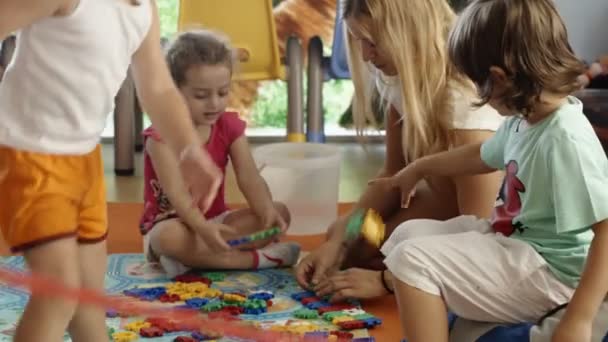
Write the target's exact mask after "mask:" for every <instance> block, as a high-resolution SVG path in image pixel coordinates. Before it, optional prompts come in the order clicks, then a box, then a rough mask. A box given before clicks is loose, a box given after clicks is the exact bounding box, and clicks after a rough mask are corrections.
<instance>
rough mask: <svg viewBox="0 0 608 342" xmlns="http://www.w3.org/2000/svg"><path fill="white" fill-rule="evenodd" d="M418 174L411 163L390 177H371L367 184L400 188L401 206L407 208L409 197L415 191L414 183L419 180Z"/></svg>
mask: <svg viewBox="0 0 608 342" xmlns="http://www.w3.org/2000/svg"><path fill="white" fill-rule="evenodd" d="M420 178H421V177H420V175H419V174H418V172H417V171H416V169H415V168H414V166H413V164H411V165H410V166H407V167H405V168H403V169H402V170H401V171H399V172H397V173H396V174H395V175H394V176H392V177H384V178H378V179H372V180H371V181H369V184H377V185H380V186H384V187H386V188H387V190H389V189H391V188H398V189H399V190H401V207H402V208H407V207H408V206H409V204H410V199H411V197H412V196H413V195H414V192H415V191H416V184H418V181H419V180H420Z"/></svg>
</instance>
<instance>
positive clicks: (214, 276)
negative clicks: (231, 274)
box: [203, 272, 226, 282]
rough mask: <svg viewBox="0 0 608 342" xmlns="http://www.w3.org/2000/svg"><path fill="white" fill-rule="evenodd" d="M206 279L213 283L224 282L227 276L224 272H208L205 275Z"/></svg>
mask: <svg viewBox="0 0 608 342" xmlns="http://www.w3.org/2000/svg"><path fill="white" fill-rule="evenodd" d="M203 276H204V277H205V278H207V279H209V280H211V281H212V282H216V281H223V280H224V279H225V278H226V274H225V273H222V272H208V273H205V274H204V275H203Z"/></svg>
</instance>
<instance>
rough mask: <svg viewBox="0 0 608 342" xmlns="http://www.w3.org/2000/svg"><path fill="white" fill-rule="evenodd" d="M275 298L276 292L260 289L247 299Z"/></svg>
mask: <svg viewBox="0 0 608 342" xmlns="http://www.w3.org/2000/svg"><path fill="white" fill-rule="evenodd" d="M272 298H274V294H273V293H272V292H268V291H260V292H255V293H252V294H250V295H249V296H248V297H247V299H261V300H270V299H272Z"/></svg>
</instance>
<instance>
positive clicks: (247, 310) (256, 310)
mask: <svg viewBox="0 0 608 342" xmlns="http://www.w3.org/2000/svg"><path fill="white" fill-rule="evenodd" d="M265 312H266V308H245V311H244V312H243V313H244V314H245V315H261V314H263V313H265Z"/></svg>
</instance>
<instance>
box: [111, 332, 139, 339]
mask: <svg viewBox="0 0 608 342" xmlns="http://www.w3.org/2000/svg"><path fill="white" fill-rule="evenodd" d="M138 338H139V337H138V335H137V334H136V333H134V332H132V331H119V332H115V333H113V334H112V340H113V341H114V342H131V341H135V340H137V339H138Z"/></svg>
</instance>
